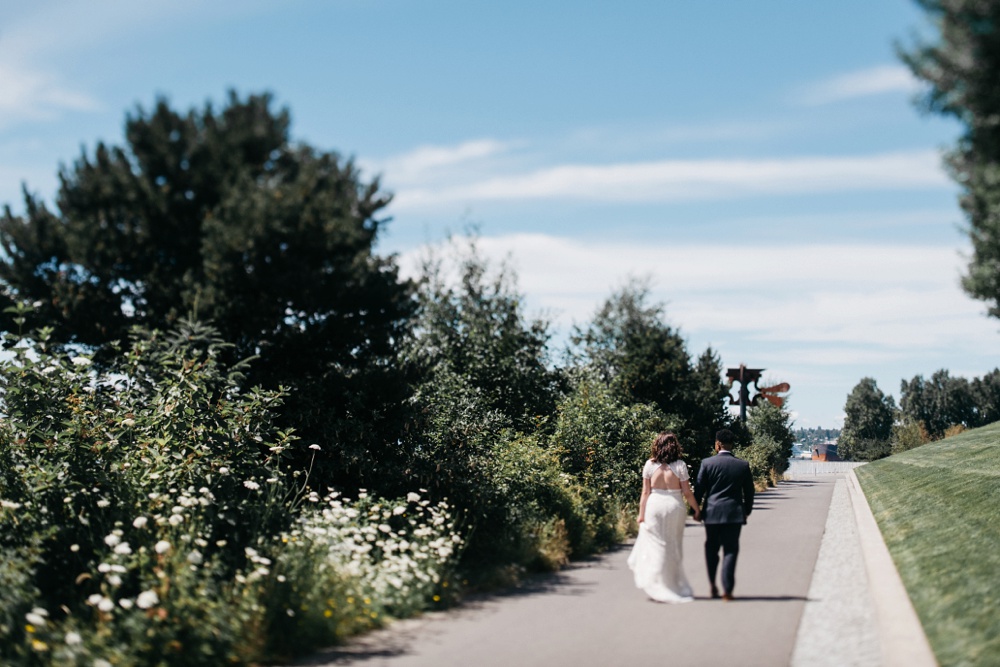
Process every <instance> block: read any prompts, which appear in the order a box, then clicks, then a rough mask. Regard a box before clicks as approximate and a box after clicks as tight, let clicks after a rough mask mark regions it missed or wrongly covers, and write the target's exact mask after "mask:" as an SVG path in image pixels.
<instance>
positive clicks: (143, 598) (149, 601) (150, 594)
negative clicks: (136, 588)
mask: <svg viewBox="0 0 1000 667" xmlns="http://www.w3.org/2000/svg"><path fill="white" fill-rule="evenodd" d="M159 601H160V596H158V595H157V594H156V591H143V592H142V593H139V597H137V598H136V599H135V604H136V606H138V607H139V609H149V608H150V607H152V606H153V605H155V604H156V603H158V602H159Z"/></svg>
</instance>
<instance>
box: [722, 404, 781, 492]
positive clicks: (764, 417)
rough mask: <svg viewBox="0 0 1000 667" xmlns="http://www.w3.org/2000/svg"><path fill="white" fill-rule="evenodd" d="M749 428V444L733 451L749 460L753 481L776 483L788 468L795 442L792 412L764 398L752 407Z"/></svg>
mask: <svg viewBox="0 0 1000 667" xmlns="http://www.w3.org/2000/svg"><path fill="white" fill-rule="evenodd" d="M747 430H748V432H749V436H750V443H749V445H744V446H742V447H740V448H738V449H736V450H735V451H734V454H736V455H737V456H739V457H740V458H742V459H745V460H746V461H747V462H749V463H750V470H751V471H752V472H753V475H754V481H755V482H756V483H757V484H758V485H759V486H774V485H775V484H777V482H778V481H779V480H780V479H781V478H782V475H784V473H785V471H786V470H788V459H789V458H790V457H791V455H792V445H793V444H794V443H795V435H794V433H793V432H792V423H791V415H790V414H789V413H788V411H787V410H785V408H784V407H777V406H775V405H772V404H771V403H769V402H768V401H762V402H761V403H760V404H758V405H755V406H753V407H752V408H750V410H749V412H748V414H747Z"/></svg>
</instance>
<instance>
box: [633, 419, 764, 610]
mask: <svg viewBox="0 0 1000 667" xmlns="http://www.w3.org/2000/svg"><path fill="white" fill-rule="evenodd" d="M733 440H734V438H733V433H732V432H731V431H729V430H728V429H723V430H721V431H719V432H718V433H716V434H715V451H716V455H715V456H713V457H711V458H707V459H705V460H704V461H702V462H701V468H700V470H699V471H698V479H697V481H696V482H695V487H694V491H692V490H691V484H690V482H689V479H688V478H689V476H688V470H687V464H686V463H685V462H684V460H683V459H681V455H682V452H681V446H680V442H679V441H678V440H677V436H676V435H675V434H673V433H669V432H664V433H660V434H659V435H658V436H657V438H656V440H655V441H654V443H653V451H652V455H651V456H650V459H649V460H648V461H646V465H645V466H644V467H643V469H642V498H641V499H640V501H639V535H638V537H636V540H635V544H634V546H633V547H632V553H631V554H629V558H628V565H629V567H630V568H631V569H632V572H633V574H634V575H635V585H636V587H638V588H641V589H642V590H643V591H645V592H646V594H647V595H648V596H649V597H650V598H652V599H653V600H656V601H657V602H690V601H691V600H693V599H694V597H693V596H692V592H691V585H690V584H689V583H688V580H687V577H686V576H685V574H684V563H683V555H684V522H685V520H686V519H687V508H686V507H685V505H684V500H685V499H686V500H687V502H688V504H689V505H690V506H691V507H692V508H694V520H695V521H704V522H705V564H706V565H707V566H708V580H709V582H710V583H711V590H712V597H713V598H718V597H720V594H719V588H718V586H717V585H716V573H717V571H718V569H719V551H720V550H721V551H722V594H721V597H722V599H723V600H732V599H733V586H734V585H735V583H736V579H735V575H736V557H737V555H738V554H739V551H740V530H741V529H742V528H743V525H744V524H745V523H746V522H747V516H749V515H750V511H751V510H752V509H753V494H754V487H753V475H752V474H751V473H750V465H749V464H748V463H747V462H746V461H744V460H742V459H738V458H736V457H735V456H734V455H733V451H732V450H733Z"/></svg>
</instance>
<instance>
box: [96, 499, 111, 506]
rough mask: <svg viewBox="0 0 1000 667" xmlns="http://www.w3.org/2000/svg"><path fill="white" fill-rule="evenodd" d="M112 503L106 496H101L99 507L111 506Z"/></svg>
mask: <svg viewBox="0 0 1000 667" xmlns="http://www.w3.org/2000/svg"><path fill="white" fill-rule="evenodd" d="M110 505H111V501H110V500H107V499H105V498H101V499H100V500H98V501H97V506H98V507H102V508H103V507H110Z"/></svg>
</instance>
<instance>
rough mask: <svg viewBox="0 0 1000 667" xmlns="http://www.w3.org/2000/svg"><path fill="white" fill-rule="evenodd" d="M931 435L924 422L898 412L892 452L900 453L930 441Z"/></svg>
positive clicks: (894, 425)
mask: <svg viewBox="0 0 1000 667" xmlns="http://www.w3.org/2000/svg"><path fill="white" fill-rule="evenodd" d="M930 439H931V438H930V435H929V434H928V433H927V429H925V428H924V424H923V422H919V421H916V420H914V419H912V418H911V417H907V416H906V415H904V414H902V413H901V412H898V413H897V414H896V423H895V424H893V425H892V453H893V454H899V453H901V452H905V451H908V450H910V449H913V448H914V447H919V446H920V445H923V444H926V443H928V442H930Z"/></svg>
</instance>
